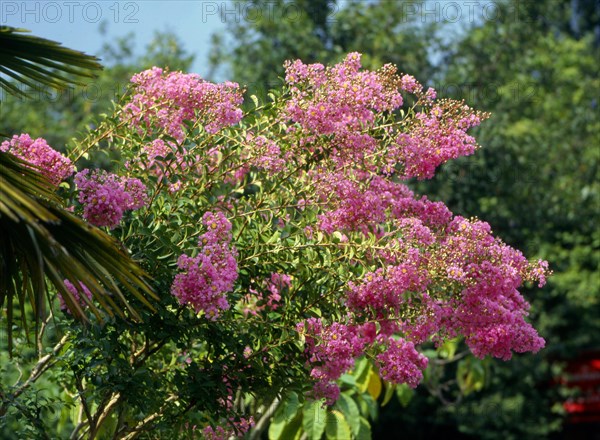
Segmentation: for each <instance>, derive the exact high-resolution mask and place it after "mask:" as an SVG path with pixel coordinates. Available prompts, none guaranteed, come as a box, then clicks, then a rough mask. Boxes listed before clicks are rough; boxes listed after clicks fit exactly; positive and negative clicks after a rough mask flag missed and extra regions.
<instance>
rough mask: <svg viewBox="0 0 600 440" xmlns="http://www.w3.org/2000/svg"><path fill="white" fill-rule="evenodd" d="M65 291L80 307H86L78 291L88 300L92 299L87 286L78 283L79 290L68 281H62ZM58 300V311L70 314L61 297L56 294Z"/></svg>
mask: <svg viewBox="0 0 600 440" xmlns="http://www.w3.org/2000/svg"><path fill="white" fill-rule="evenodd" d="M63 282H64V284H65V287H66V288H67V290H68V291H69V292H70V293H71V294H72V295H73V297H74V298H75V300H76V301H77V302H78V303H79V305H80V306H81V307H86V303H85V301H84V300H83V299H82V298H81V294H80V290H81V291H82V292H83V293H84V294H85V296H87V297H88V298H89V299H90V300H91V299H92V292H90V290H89V289H88V288H87V286H86V285H85V284H83V283H81V282H80V283H79V287H80V290H78V289H77V288H76V287H75V286H74V285H73V283H71V282H70V281H69V280H64V281H63ZM58 300H59V302H60V306H59V307H60V309H61V310H62V311H64V312H66V313H68V314H71V311H70V310H69V309H68V307H67V303H66V302H65V300H64V298H63V296H62V295H61V294H60V292H58Z"/></svg>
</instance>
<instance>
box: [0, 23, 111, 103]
mask: <svg viewBox="0 0 600 440" xmlns="http://www.w3.org/2000/svg"><path fill="white" fill-rule="evenodd" d="M27 32H29V31H28V30H27V29H17V28H14V27H10V26H0V72H2V73H4V74H5V75H7V76H8V77H10V78H13V79H14V80H16V81H18V82H20V83H22V84H25V85H27V86H29V87H32V88H35V87H36V83H37V84H41V85H43V86H46V87H51V88H53V89H57V90H61V89H64V88H66V87H67V86H68V85H69V84H80V85H83V83H82V82H81V81H80V80H78V79H76V78H77V77H88V78H94V76H95V75H94V74H93V73H92V71H94V70H101V69H102V65H101V64H100V63H99V62H98V59H97V58H96V57H93V56H90V55H86V54H84V53H83V52H79V51H75V50H72V49H69V48H66V47H62V46H61V44H60V43H57V42H56V41H51V40H46V39H44V38H40V37H36V36H33V35H26V34H25V33H27ZM24 34H25V35H24ZM64 74H68V75H66V76H65V75H64ZM0 79H1V78H0ZM0 88H2V89H4V90H5V91H7V92H9V93H11V94H14V95H20V96H27V94H26V93H25V92H23V91H22V90H20V89H19V88H17V87H15V86H14V85H13V84H11V83H10V82H8V81H6V80H4V79H1V81H0Z"/></svg>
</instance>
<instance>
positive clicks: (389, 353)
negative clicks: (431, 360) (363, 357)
mask: <svg viewBox="0 0 600 440" xmlns="http://www.w3.org/2000/svg"><path fill="white" fill-rule="evenodd" d="M379 341H380V343H381V344H382V347H383V349H384V351H383V352H382V353H380V354H379V355H377V357H376V360H375V364H376V365H377V367H378V368H379V373H380V375H381V377H382V378H383V379H385V380H387V381H388V382H392V383H398V384H399V383H406V384H408V385H409V386H410V387H412V388H415V387H416V386H417V385H418V384H419V382H420V381H421V380H422V379H423V370H424V369H425V368H426V367H427V361H428V359H427V357H426V356H424V355H422V354H421V353H419V352H418V351H417V350H416V349H415V346H414V345H413V343H412V342H409V341H406V340H404V339H395V338H392V337H387V338H386V337H380V338H379Z"/></svg>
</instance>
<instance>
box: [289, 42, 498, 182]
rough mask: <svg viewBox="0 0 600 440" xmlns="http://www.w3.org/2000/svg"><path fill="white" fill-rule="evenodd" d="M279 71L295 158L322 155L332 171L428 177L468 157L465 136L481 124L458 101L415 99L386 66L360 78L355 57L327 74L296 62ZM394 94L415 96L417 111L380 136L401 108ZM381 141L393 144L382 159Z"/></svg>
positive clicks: (409, 85)
mask: <svg viewBox="0 0 600 440" xmlns="http://www.w3.org/2000/svg"><path fill="white" fill-rule="evenodd" d="M285 67H286V81H287V83H288V85H289V86H290V91H291V98H290V100H289V102H288V104H287V107H286V110H285V112H284V113H283V115H282V119H283V120H284V121H285V122H287V121H291V122H292V123H293V124H294V125H292V126H291V127H290V128H289V131H290V132H296V133H298V134H299V135H301V136H299V139H298V147H301V148H302V150H299V153H303V152H305V151H308V152H310V153H312V154H313V155H317V156H318V155H321V154H322V153H327V156H329V157H330V158H331V160H333V162H334V163H335V164H336V165H338V166H344V165H354V166H355V167H361V168H363V169H365V170H368V171H371V172H375V173H382V172H383V173H386V174H392V173H399V174H398V176H400V177H402V178H404V179H408V178H412V177H417V178H419V179H425V178H431V177H432V176H433V174H434V172H435V170H436V168H437V167H438V166H439V165H441V164H442V163H444V162H446V161H448V160H450V159H454V158H457V157H460V156H464V155H469V154H472V153H473V151H475V149H476V148H477V147H478V146H477V144H476V142H475V139H474V138H473V137H472V136H470V135H467V134H466V132H467V130H468V129H469V128H471V127H474V126H477V125H479V123H480V122H481V121H482V120H484V119H486V118H487V117H489V115H488V114H487V113H482V112H476V111H473V110H472V109H471V108H469V107H468V106H466V105H464V103H462V102H459V101H453V100H439V101H436V92H435V90H434V89H432V88H429V89H428V90H427V91H426V92H423V86H422V85H421V84H419V82H417V81H416V79H415V78H414V77H412V76H410V75H404V76H399V75H398V74H397V69H396V67H395V66H393V65H389V64H388V65H385V66H383V67H382V68H381V69H380V70H378V71H375V72H373V71H361V70H360V69H361V63H360V54H358V53H351V54H349V55H348V56H347V57H346V59H345V60H344V61H342V62H341V63H339V64H337V65H335V66H333V67H328V68H325V67H323V66H322V65H320V64H311V65H305V64H303V63H302V62H301V61H294V62H287V63H286V64H285ZM401 92H404V93H409V94H413V95H415V97H416V102H417V104H419V107H420V108H421V109H422V110H421V111H419V112H417V114H416V116H415V117H414V118H409V119H406V120H404V121H402V123H398V124H396V125H395V126H394V125H390V124H389V123H388V124H384V125H385V126H386V128H385V129H381V128H380V127H379V126H378V125H379V124H380V123H381V117H382V116H384V115H386V114H388V113H390V112H393V111H394V110H396V109H398V108H399V107H401V106H402V104H403V97H402V93H401ZM381 137H385V138H386V139H387V138H392V139H394V140H393V141H392V142H391V143H390V145H387V146H386V148H385V154H383V155H382V154H381V152H382V149H381V147H380V145H381ZM398 170H402V171H398Z"/></svg>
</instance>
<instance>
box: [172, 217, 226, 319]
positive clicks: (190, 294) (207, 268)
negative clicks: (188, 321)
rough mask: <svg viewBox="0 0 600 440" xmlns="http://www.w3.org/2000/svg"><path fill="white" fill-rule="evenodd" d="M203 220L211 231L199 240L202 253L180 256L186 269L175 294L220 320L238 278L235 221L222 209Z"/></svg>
mask: <svg viewBox="0 0 600 440" xmlns="http://www.w3.org/2000/svg"><path fill="white" fill-rule="evenodd" d="M202 221H203V223H204V226H206V228H207V229H208V230H207V232H205V233H204V234H202V235H201V236H200V238H199V239H198V246H199V248H200V249H199V253H198V255H197V256H196V257H189V256H187V255H185V254H183V255H181V256H180V257H179V259H178V261H177V266H178V268H179V269H180V270H183V272H182V273H179V274H177V275H176V276H175V279H174V280H173V284H172V286H171V293H172V294H173V295H174V296H175V297H177V299H178V300H179V303H180V304H190V305H191V306H192V307H193V308H194V310H196V312H200V311H203V312H204V313H205V315H206V317H207V318H209V319H211V320H216V319H217V318H218V317H219V314H220V312H221V311H222V310H227V309H229V303H228V302H227V298H226V296H225V294H226V293H227V292H229V291H231V290H232V289H233V285H234V283H235V281H236V280H237V277H238V272H237V261H236V257H237V252H236V250H235V248H234V247H232V246H231V239H232V237H231V223H230V222H229V220H227V217H225V215H224V214H223V213H222V212H217V213H212V212H207V213H205V214H204V216H203V218H202Z"/></svg>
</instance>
